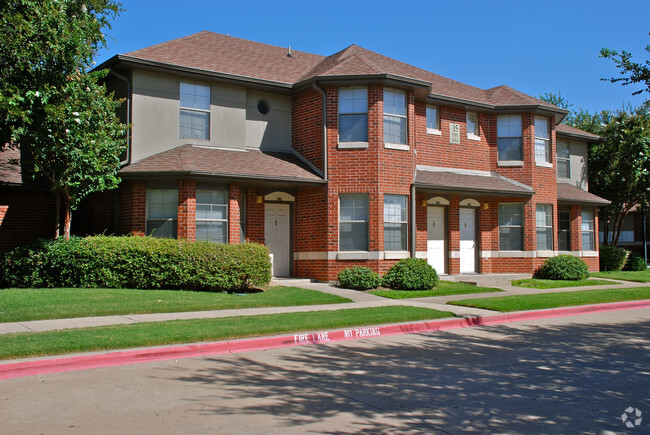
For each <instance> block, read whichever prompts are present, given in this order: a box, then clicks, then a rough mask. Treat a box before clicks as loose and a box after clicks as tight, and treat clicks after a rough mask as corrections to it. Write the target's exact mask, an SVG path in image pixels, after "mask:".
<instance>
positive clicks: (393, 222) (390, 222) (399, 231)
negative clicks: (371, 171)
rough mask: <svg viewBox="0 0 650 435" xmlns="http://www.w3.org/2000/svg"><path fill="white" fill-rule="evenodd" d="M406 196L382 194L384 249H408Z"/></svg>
mask: <svg viewBox="0 0 650 435" xmlns="http://www.w3.org/2000/svg"><path fill="white" fill-rule="evenodd" d="M407 202H408V196H406V195H388V194H385V195H384V250H385V251H406V250H407V249H408V218H407V214H408V207H407Z"/></svg>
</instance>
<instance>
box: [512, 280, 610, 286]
mask: <svg viewBox="0 0 650 435" xmlns="http://www.w3.org/2000/svg"><path fill="white" fill-rule="evenodd" d="M611 284H617V283H616V282H614V281H606V280H604V279H590V278H589V279H581V280H577V281H558V280H554V279H539V278H531V279H515V280H513V281H512V285H513V286H515V287H524V288H537V289H552V288H563V287H587V286H595V285H611Z"/></svg>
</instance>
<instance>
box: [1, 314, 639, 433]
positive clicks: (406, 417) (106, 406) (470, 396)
mask: <svg viewBox="0 0 650 435" xmlns="http://www.w3.org/2000/svg"><path fill="white" fill-rule="evenodd" d="M630 406H631V407H633V408H635V409H638V410H639V411H640V412H641V413H642V417H641V418H642V420H641V421H640V422H639V423H640V425H638V426H635V427H633V428H632V429H628V428H626V426H625V424H624V423H623V421H622V419H621V416H622V414H623V413H624V411H625V410H626V409H627V408H628V407H630ZM635 412H636V411H635ZM630 417H634V419H631V418H628V420H627V421H628V422H632V424H634V422H635V421H637V422H638V420H636V419H637V417H636V416H630ZM464 432H478V433H554V434H555V433H634V434H641V433H650V310H648V309H645V310H629V311H621V312H615V313H605V314H595V315H583V316H575V317H566V318H558V319H547V320H543V321H530V322H526V323H516V324H506V325H499V326H490V327H480V328H467V329H459V330H453V331H445V332H435V333H427V334H417V335H402V336H393V337H384V338H375V339H366V340H361V341H347V342H337V343H329V344H319V345H310V346H301V347H292V348H285V349H276V350H269V351H256V352H248V353H242V354H229V355H219V356H213V357H203V358H188V359H182V360H177V361H174V360H172V361H159V362H155V363H146V364H137V365H130V366H120V367H111V368H105V369H93V370H83V371H77V372H67V373H57V374H49V375H41V376H31V377H25V378H16V379H8V380H2V381H0V433H2V434H17V433H45V434H57V433H80V434H81V433H84V434H86V433H93V434H94V433H114V434H118V433H119V434H125V433H155V434H166V433H220V434H221V433H237V434H241V433H265V434H270V433H278V434H279V433H282V434H287V433H391V434H392V433H454V434H456V433H464Z"/></svg>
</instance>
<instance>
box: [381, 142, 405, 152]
mask: <svg viewBox="0 0 650 435" xmlns="http://www.w3.org/2000/svg"><path fill="white" fill-rule="evenodd" d="M384 148H387V149H389V150H400V151H408V150H409V149H410V148H409V146H408V145H405V144H402V143H386V142H385V143H384Z"/></svg>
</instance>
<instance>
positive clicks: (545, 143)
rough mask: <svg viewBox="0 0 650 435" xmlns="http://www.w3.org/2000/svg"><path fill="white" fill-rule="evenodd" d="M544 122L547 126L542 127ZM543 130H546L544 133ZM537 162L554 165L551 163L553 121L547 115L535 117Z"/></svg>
mask: <svg viewBox="0 0 650 435" xmlns="http://www.w3.org/2000/svg"><path fill="white" fill-rule="evenodd" d="M543 124H545V125H546V128H542V127H543ZM543 130H546V131H544V132H543V135H541V134H540V133H542V131H543ZM535 164H536V165H537V166H546V167H553V164H552V163H551V122H550V120H549V119H548V118H546V117H541V116H536V117H535Z"/></svg>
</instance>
